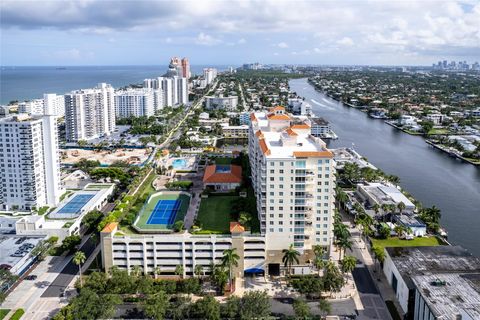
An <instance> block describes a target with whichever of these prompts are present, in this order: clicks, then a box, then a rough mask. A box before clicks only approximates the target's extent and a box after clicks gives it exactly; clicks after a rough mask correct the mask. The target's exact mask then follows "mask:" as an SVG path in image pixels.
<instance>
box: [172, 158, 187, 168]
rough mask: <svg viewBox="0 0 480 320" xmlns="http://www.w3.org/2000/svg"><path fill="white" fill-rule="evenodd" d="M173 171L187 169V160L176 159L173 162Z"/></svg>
mask: <svg viewBox="0 0 480 320" xmlns="http://www.w3.org/2000/svg"><path fill="white" fill-rule="evenodd" d="M172 167H173V169H183V168H186V167H187V160H185V159H175V160H173V162H172Z"/></svg>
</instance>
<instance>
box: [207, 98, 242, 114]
mask: <svg viewBox="0 0 480 320" xmlns="http://www.w3.org/2000/svg"><path fill="white" fill-rule="evenodd" d="M237 105H238V97H237V96H228V97H224V96H222V95H220V96H218V97H216V96H207V97H205V108H206V109H207V110H213V109H214V110H218V109H222V110H230V111H232V110H235V109H236V108H237Z"/></svg>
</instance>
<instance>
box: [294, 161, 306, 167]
mask: <svg viewBox="0 0 480 320" xmlns="http://www.w3.org/2000/svg"><path fill="white" fill-rule="evenodd" d="M306 167H307V162H306V161H305V160H301V161H296V162H295V168H301V169H305V168H306Z"/></svg>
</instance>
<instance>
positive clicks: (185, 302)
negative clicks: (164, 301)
mask: <svg viewBox="0 0 480 320" xmlns="http://www.w3.org/2000/svg"><path fill="white" fill-rule="evenodd" d="M191 309H192V299H191V298H190V297H185V296H177V297H176V298H175V299H174V300H173V301H172V302H171V303H170V308H169V312H168V313H169V315H168V318H173V319H174V320H183V319H189V318H190V313H191Z"/></svg>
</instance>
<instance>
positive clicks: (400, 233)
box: [393, 224, 407, 238]
mask: <svg viewBox="0 0 480 320" xmlns="http://www.w3.org/2000/svg"><path fill="white" fill-rule="evenodd" d="M393 230H394V231H395V233H396V234H397V235H398V237H399V238H401V237H402V236H403V234H404V233H405V232H406V231H407V228H405V226H403V225H401V224H397V225H396V226H395V228H393Z"/></svg>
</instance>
